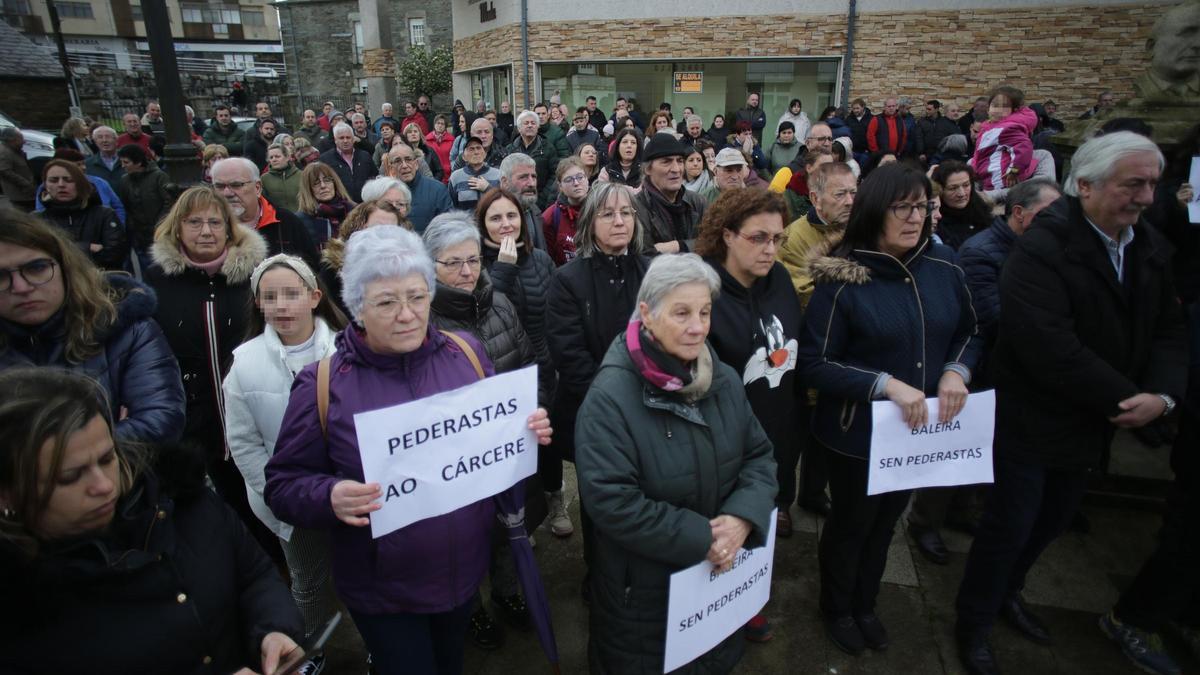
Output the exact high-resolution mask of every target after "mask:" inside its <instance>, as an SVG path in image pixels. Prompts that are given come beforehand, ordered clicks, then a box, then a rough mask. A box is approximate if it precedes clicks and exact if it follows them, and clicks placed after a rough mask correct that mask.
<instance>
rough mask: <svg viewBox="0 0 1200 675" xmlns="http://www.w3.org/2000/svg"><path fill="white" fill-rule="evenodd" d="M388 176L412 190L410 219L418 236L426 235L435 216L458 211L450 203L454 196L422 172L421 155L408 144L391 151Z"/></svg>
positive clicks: (393, 148)
mask: <svg viewBox="0 0 1200 675" xmlns="http://www.w3.org/2000/svg"><path fill="white" fill-rule="evenodd" d="M387 158H388V163H387V167H388V175H389V176H391V177H392V178H399V179H400V180H401V181H403V182H404V184H405V185H406V186H408V191H409V192H410V193H411V194H412V204H411V206H410V207H409V212H408V219H409V220H410V221H411V222H412V224H413V228H414V229H416V231H417V232H418V233H420V232H424V231H425V226H426V225H428V224H429V221H431V220H433V218H434V216H438V215H441V214H443V213H445V212H447V211H449V210H451V209H453V208H454V204H453V203H452V202H451V201H450V193H449V191H447V189H446V186H445V185H443V184H442V182H441V181H439V180H434V179H432V178H430V177H429V176H425V175H422V174H421V172H420V171H419V168H420V166H421V159H420V158H419V157H417V151H416V150H413V148H412V146H411V145H409V144H408V143H397V144H396V145H393V146H392V149H391V150H389V151H388V154H387Z"/></svg>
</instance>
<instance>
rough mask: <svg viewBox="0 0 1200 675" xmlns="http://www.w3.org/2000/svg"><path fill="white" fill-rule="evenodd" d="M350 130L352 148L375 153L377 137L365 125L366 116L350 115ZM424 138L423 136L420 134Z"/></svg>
mask: <svg viewBox="0 0 1200 675" xmlns="http://www.w3.org/2000/svg"><path fill="white" fill-rule="evenodd" d="M350 128H352V129H354V147H356V148H358V149H359V150H362V151H364V152H367V153H373V152H375V145H376V144H377V143H379V136H378V135H377V134H375V133H373V132H372V131H371V127H369V126H368V125H367V116H366V115H364V114H362V113H357V112H356V113H350ZM422 136H424V134H422Z"/></svg>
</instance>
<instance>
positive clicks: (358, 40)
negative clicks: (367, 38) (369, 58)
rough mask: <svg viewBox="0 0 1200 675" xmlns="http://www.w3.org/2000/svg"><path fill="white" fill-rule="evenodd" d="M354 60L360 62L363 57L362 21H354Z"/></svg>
mask: <svg viewBox="0 0 1200 675" xmlns="http://www.w3.org/2000/svg"><path fill="white" fill-rule="evenodd" d="M353 47H354V62H355V63H362V59H363V29H362V22H360V21H355V22H354V45H353Z"/></svg>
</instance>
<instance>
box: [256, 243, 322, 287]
mask: <svg viewBox="0 0 1200 675" xmlns="http://www.w3.org/2000/svg"><path fill="white" fill-rule="evenodd" d="M276 265H283V266H284V267H287V268H288V269H290V270H292V271H293V272H295V273H296V274H297V275H299V276H300V280H301V281H303V282H304V285H305V286H308V287H309V288H310V289H313V290H316V289H317V277H316V275H314V274H313V271H312V269H311V268H309V266H308V263H306V262H304V261H303V260H301V259H300V258H297V257H296V256H294V255H288V254H286V253H280V254H279V255H273V256H271V257H270V258H267V259H266V260H264V261H262V262H260V263H258V267H255V268H254V272H252V273H251V274H250V292H251V293H252V294H253V295H254V296H255V297H258V281H259V279H261V278H262V275H263V272H266V271H267V270H269V269H271V268H272V267H275V266H276Z"/></svg>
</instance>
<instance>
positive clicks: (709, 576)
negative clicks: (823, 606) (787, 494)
mask: <svg viewBox="0 0 1200 675" xmlns="http://www.w3.org/2000/svg"><path fill="white" fill-rule="evenodd" d="M778 512H779V509H775V510H774V511H772V512H771V530H770V532H768V533H767V543H766V545H765V546H762V547H761V548H756V549H752V550H746V549H744V548H743V549H738V552H737V554H736V555H735V556H734V559H733V568H732V569H730V570H729V571H727V572H723V573H718V572H717V571H716V568H714V567H713V564H712V563H710V562H708V561H707V560H705V561H703V562H701V563H700V564H698V565H693V566H692V567H689V568H687V569H685V570H680V571H678V572H676V573H674V574H672V575H671V590H670V595H669V596H668V602H667V644H666V654H665V656H664V659H663V672H664V673H668V672H670V671H672V670H675V669H676V668H680V667H682V666H685V665H687V664H688V663H691V662H692V661H694V660H695V659H696V658H697V657H699V656H700V655H702V654H704V653H705V652H707V651H708V650H710V649H712V648H713V647H716V646H717V645H718V644H720V643H721V641H722V640H724V639H725V638H727V637H729V636H730V635H732V634H733V632H734V631H736V630H737V629H739V628H741V627H742V626H744V625H745V624H746V622H747V621H749V620H750V619H752V618H754V615H755V614H758V612H759V611H760V610H762V608H763V606H764V605H766V604H767V600H768V599H769V598H770V597H771V572H772V571H773V570H774V566H775V516H776V515H777V514H778Z"/></svg>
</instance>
